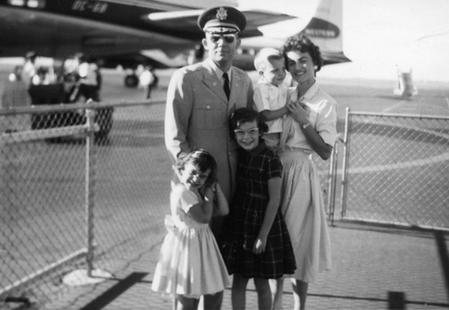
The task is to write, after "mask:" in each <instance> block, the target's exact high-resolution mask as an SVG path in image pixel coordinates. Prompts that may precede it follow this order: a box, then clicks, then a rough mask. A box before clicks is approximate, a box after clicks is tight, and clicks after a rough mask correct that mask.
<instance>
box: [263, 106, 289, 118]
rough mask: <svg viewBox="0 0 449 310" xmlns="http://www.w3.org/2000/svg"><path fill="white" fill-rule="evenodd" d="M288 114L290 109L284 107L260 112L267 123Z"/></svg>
mask: <svg viewBox="0 0 449 310" xmlns="http://www.w3.org/2000/svg"><path fill="white" fill-rule="evenodd" d="M287 112H288V108H287V107H286V106H283V107H282V108H280V109H276V110H263V111H262V112H260V114H262V116H263V118H264V119H265V120H266V121H272V120H275V119H278V118H280V117H282V116H284V115H285V114H287Z"/></svg>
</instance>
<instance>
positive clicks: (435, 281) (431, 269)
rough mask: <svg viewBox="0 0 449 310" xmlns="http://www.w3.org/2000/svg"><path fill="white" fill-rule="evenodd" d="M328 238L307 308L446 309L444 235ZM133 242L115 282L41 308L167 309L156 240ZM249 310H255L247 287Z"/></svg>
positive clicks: (353, 233) (343, 233) (226, 309)
mask: <svg viewBox="0 0 449 310" xmlns="http://www.w3.org/2000/svg"><path fill="white" fill-rule="evenodd" d="M330 233H331V239H332V250H333V260H334V267H333V269H332V270H330V271H326V272H323V273H322V274H320V276H319V277H318V280H317V282H316V283H312V284H310V286H309V294H308V302H307V304H308V306H307V309H310V310H313V309H316V310H318V309H329V310H332V309H376V310H377V309H408V310H414V309H416V310H418V309H448V308H449V303H448V297H449V290H448V287H449V286H448V284H449V283H448V280H449V279H448V270H449V268H448V265H449V260H448V250H447V245H448V241H446V239H447V235H444V234H442V233H434V232H424V231H406V230H400V229H386V228H380V227H373V226H366V225H354V224H342V223H337V226H335V227H331V228H330ZM136 242H137V243H136V244H134V245H133V247H134V248H135V247H136V246H137V248H139V249H141V251H139V253H140V254H139V255H138V256H136V257H127V255H124V256H123V261H122V262H120V263H122V264H123V266H124V267H123V268H121V270H120V271H119V272H117V273H116V274H115V275H114V278H113V279H110V280H106V281H104V282H102V283H100V284H96V285H87V286H84V287H78V288H71V289H68V290H67V292H66V294H64V297H63V298H61V299H60V300H58V301H52V302H51V303H49V304H48V305H46V306H45V309H58V310H59V309H67V310H69V309H81V310H99V309H105V310H128V309H129V310H144V309H145V310H146V309H155V310H158V309H171V298H170V297H169V296H162V295H160V294H159V293H155V292H152V291H151V289H150V287H151V280H152V274H153V271H154V267H155V263H156V261H157V257H158V253H159V245H160V242H159V241H158V242H157V243H156V244H155V243H154V236H148V237H146V238H144V239H142V240H140V241H136ZM152 242H153V243H152ZM149 244H153V246H149ZM134 253H136V252H134ZM250 283H251V282H250ZM230 294H231V293H230V289H227V290H226V291H225V295H224V302H223V307H222V309H223V310H230V309H231V303H230ZM284 294H285V296H284V309H291V307H292V303H293V301H292V299H293V298H292V295H291V288H290V284H289V283H288V282H286V285H285V293H284ZM247 309H257V297H256V293H255V291H254V287H253V285H252V283H251V284H250V286H249V287H248V291H247Z"/></svg>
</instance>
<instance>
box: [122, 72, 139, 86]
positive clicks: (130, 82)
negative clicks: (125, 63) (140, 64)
mask: <svg viewBox="0 0 449 310" xmlns="http://www.w3.org/2000/svg"><path fill="white" fill-rule="evenodd" d="M124 83H125V86H126V87H129V88H135V87H137V84H139V78H138V77H137V75H136V74H135V73H130V74H127V75H126V76H125V81H124Z"/></svg>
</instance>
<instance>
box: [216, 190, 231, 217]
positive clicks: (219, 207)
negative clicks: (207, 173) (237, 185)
mask: <svg viewBox="0 0 449 310" xmlns="http://www.w3.org/2000/svg"><path fill="white" fill-rule="evenodd" d="M215 204H216V205H215V207H214V214H213V215H214V216H216V215H227V214H228V213H229V205H228V201H227V199H226V197H225V195H224V193H223V190H222V189H221V186H220V184H218V183H216V184H215Z"/></svg>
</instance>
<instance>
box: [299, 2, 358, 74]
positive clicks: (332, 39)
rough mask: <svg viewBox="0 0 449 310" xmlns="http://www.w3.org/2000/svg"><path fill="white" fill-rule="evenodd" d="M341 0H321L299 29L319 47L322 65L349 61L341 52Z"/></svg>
mask: <svg viewBox="0 0 449 310" xmlns="http://www.w3.org/2000/svg"><path fill="white" fill-rule="evenodd" d="M342 26H343V0H321V1H320V3H319V4H318V7H317V10H316V12H315V14H314V16H313V17H312V19H311V20H310V22H309V23H308V24H307V26H306V27H305V28H304V29H303V30H302V31H301V33H302V34H305V35H306V36H308V37H309V38H310V39H311V40H312V41H313V43H315V44H316V45H318V46H319V47H320V51H321V54H322V57H323V60H324V65H327V64H334V63H342V62H348V61H351V60H350V59H349V58H348V57H346V55H345V54H344V53H343V27H342Z"/></svg>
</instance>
